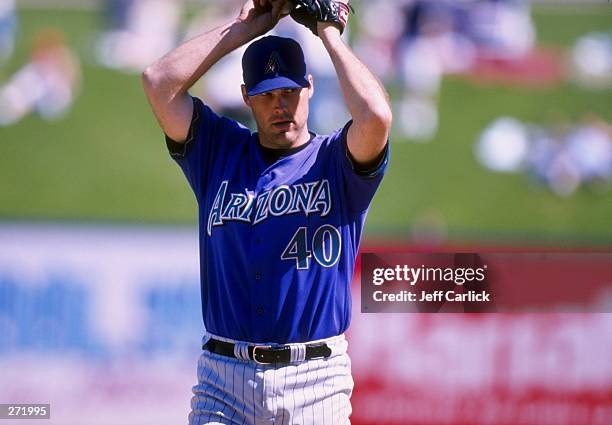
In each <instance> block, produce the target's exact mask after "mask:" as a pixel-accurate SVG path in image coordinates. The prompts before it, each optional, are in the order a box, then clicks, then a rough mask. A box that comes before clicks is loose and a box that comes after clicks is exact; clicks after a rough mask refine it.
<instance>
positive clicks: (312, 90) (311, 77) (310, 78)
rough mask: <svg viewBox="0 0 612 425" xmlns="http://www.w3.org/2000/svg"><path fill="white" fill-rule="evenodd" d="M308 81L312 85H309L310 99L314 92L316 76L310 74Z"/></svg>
mask: <svg viewBox="0 0 612 425" xmlns="http://www.w3.org/2000/svg"><path fill="white" fill-rule="evenodd" d="M308 83H310V86H308V99H310V98H311V97H312V95H313V94H314V77H313V76H312V74H308Z"/></svg>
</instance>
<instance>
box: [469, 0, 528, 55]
mask: <svg viewBox="0 0 612 425" xmlns="http://www.w3.org/2000/svg"><path fill="white" fill-rule="evenodd" d="M466 18H467V21H466V24H467V25H466V28H465V33H466V35H467V36H468V37H469V38H470V39H471V40H472V41H473V42H474V43H475V44H476V46H477V48H478V51H479V55H482V56H489V57H495V58H505V59H520V58H521V57H523V56H525V55H527V54H529V52H530V51H531V50H532V49H533V48H534V47H535V41H536V33H535V25H534V23H533V20H532V19H531V11H530V7H529V2H528V1H527V0H477V1H476V2H474V6H473V7H471V8H470V9H469V10H468V13H467V16H466Z"/></svg>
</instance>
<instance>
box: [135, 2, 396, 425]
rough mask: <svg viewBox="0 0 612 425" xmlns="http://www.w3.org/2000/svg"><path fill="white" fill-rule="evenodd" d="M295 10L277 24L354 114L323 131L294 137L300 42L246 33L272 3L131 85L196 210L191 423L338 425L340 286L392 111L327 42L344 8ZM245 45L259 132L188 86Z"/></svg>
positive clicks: (262, 29)
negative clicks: (289, 22) (294, 31)
mask: <svg viewBox="0 0 612 425" xmlns="http://www.w3.org/2000/svg"><path fill="white" fill-rule="evenodd" d="M293 3H294V4H295V5H296V7H295V9H293V10H292V11H291V16H292V17H293V18H294V19H295V20H296V21H298V22H300V23H303V24H304V25H306V26H308V27H309V28H310V29H311V30H312V31H313V32H314V33H315V34H316V35H318V37H319V38H320V39H321V42H322V43H323V45H324V46H325V48H326V50H327V52H328V53H329V55H330V57H331V59H332V61H333V63H334V66H335V69H336V73H337V75H338V78H339V81H340V85H341V87H342V91H343V95H344V98H345V101H346V104H347V107H348V109H349V112H350V114H351V117H352V120H351V121H349V122H348V123H346V124H345V125H344V126H342V125H343V124H344V123H339V127H340V128H339V129H338V130H337V131H334V132H332V133H331V134H328V135H318V134H315V133H313V132H311V131H309V129H308V126H307V118H308V113H309V111H308V105H309V99H310V98H311V96H312V95H313V93H314V87H315V85H314V80H313V77H312V76H311V75H309V74H308V72H307V68H306V63H305V59H304V56H303V53H302V49H301V47H300V45H299V44H298V43H297V42H295V41H294V40H292V39H287V38H281V37H276V36H267V37H263V38H258V37H260V36H262V35H264V34H265V33H266V32H267V31H269V30H270V29H272V28H273V27H274V26H275V25H276V23H277V22H278V21H279V19H281V18H282V17H284V16H285V14H286V13H287V12H288V11H289V9H290V7H291V6H293V4H289V7H288V4H287V2H286V1H285V0H255V1H248V2H247V3H246V4H245V5H244V6H243V7H242V9H241V11H240V13H239V15H238V17H237V18H236V19H235V20H233V21H231V22H228V23H227V24H225V25H222V26H219V27H218V28H215V29H213V30H211V31H209V32H207V33H205V34H202V35H200V36H197V37H195V38H194V39H192V40H190V41H187V42H186V43H184V44H182V45H181V46H179V47H177V48H176V49H175V50H173V51H171V52H170V53H168V54H167V55H166V56H164V57H163V58H161V59H160V60H159V61H157V62H156V63H154V64H153V65H151V66H150V67H148V68H147V70H146V71H145V72H144V74H143V83H144V87H145V92H146V94H147V97H148V99H149V102H150V104H151V106H152V109H153V111H154V113H155V116H156V117H157V120H158V122H159V124H160V126H161V128H162V129H163V131H164V132H165V134H166V141H167V146H168V149H169V151H170V154H171V156H172V158H173V159H174V160H175V161H176V162H177V163H178V165H179V166H180V167H181V169H182V170H183V172H184V174H185V176H186V178H187V180H188V182H189V184H190V186H191V188H192V189H193V191H194V193H195V196H196V198H197V201H198V206H199V230H200V261H201V291H202V311H203V318H204V324H205V327H206V333H205V335H204V338H203V351H202V354H201V357H200V359H199V363H198V384H197V385H196V386H195V387H194V388H193V392H194V397H193V398H192V402H191V409H192V410H191V413H190V414H189V423H190V424H192V425H195V424H211V423H214V424H263V423H273V424H345V423H349V415H350V413H351V405H350V400H349V399H350V396H351V392H352V388H353V380H352V378H351V371H350V360H349V357H348V356H347V353H346V350H347V342H346V340H345V338H344V331H346V329H347V328H348V326H349V322H350V317H351V298H350V283H351V279H352V275H353V268H354V263H355V257H356V255H357V251H358V247H359V240H360V237H361V232H362V228H363V225H364V221H365V217H366V214H367V211H368V207H369V205H370V202H371V200H372V197H373V196H374V192H375V191H376V189H377V187H378V185H379V184H380V181H381V179H382V176H383V173H384V171H385V169H386V167H387V163H388V155H389V151H388V134H389V128H390V125H391V110H390V107H389V104H388V101H387V96H386V93H385V91H384V89H383V87H382V86H381V84H380V83H379V81H378V80H377V79H376V78H375V77H374V76H373V75H372V73H371V72H370V71H369V70H368V69H367V68H366V67H365V66H364V65H363V64H362V62H360V61H359V59H357V57H355V55H354V54H353V53H352V51H351V50H350V48H349V47H348V46H347V45H346V44H345V43H344V42H343V41H342V39H341V37H340V35H341V32H342V30H343V29H344V25H345V24H346V18H347V17H348V14H349V7H348V4H347V3H345V2H337V3H336V2H333V1H331V0H316V1H315V0H295V1H294V2H293ZM256 38H257V40H256V41H254V42H252V43H251V44H250V45H249V46H248V48H247V50H246V51H245V53H244V55H243V57H242V66H243V77H244V84H243V85H242V95H243V98H244V102H245V103H246V105H247V106H248V107H249V108H250V110H251V112H252V114H253V117H254V119H255V122H256V124H257V131H256V132H251V131H250V130H249V129H247V128H245V127H243V126H242V125H241V124H239V123H237V122H235V121H232V120H230V119H228V118H225V117H221V116H218V115H217V114H215V112H213V111H212V110H211V109H210V108H209V107H208V106H206V105H205V104H204V103H203V102H202V101H201V100H200V99H197V98H192V97H191V96H190V95H189V93H188V91H187V90H188V89H189V88H190V87H191V86H192V85H193V84H194V83H195V82H196V81H197V80H198V79H199V78H200V77H202V75H204V74H205V73H206V71H208V69H210V68H211V67H212V66H213V65H214V64H215V63H216V62H217V61H218V60H219V59H220V58H222V57H223V56H224V55H226V54H228V53H230V52H231V51H233V50H235V49H237V48H238V47H239V46H242V45H243V44H247V43H249V42H251V41H252V40H254V39H256ZM227 89H228V90H231V89H232V88H231V87H228V88H227ZM236 89H237V88H236Z"/></svg>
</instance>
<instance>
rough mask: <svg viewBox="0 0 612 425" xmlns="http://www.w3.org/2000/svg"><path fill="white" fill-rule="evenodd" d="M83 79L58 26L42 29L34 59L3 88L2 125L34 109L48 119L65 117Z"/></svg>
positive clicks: (14, 120) (33, 52)
mask: <svg viewBox="0 0 612 425" xmlns="http://www.w3.org/2000/svg"><path fill="white" fill-rule="evenodd" d="M80 81H81V71H80V64H79V61H78V59H77V57H76V56H75V54H74V53H73V52H72V51H71V50H70V49H69V48H68V46H67V45H66V43H65V41H64V36H63V33H61V32H60V31H58V30H56V29H46V30H42V31H40V32H39V33H38V34H37V36H36V37H35V39H34V43H33V47H32V53H31V59H30V61H29V62H28V63H27V64H25V65H24V66H23V67H22V68H21V69H20V70H19V71H17V72H16V73H15V74H14V75H13V76H12V77H11V78H10V79H9V81H8V82H7V83H6V84H5V85H4V86H3V87H1V88H0V125H1V126H8V125H11V124H13V123H15V122H17V121H19V120H20V119H22V118H23V117H24V116H26V115H27V114H29V113H31V112H37V113H38V114H39V115H40V116H41V117H42V118H43V119H45V120H57V119H59V118H61V117H62V116H63V115H64V114H65V113H66V112H67V111H68V110H69V109H70V107H71V106H72V103H73V102H74V99H75V98H76V96H77V93H78V91H79V87H80Z"/></svg>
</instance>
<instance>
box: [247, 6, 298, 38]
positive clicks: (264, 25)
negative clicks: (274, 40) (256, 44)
mask: <svg viewBox="0 0 612 425" xmlns="http://www.w3.org/2000/svg"><path fill="white" fill-rule="evenodd" d="M287 1H288V0H249V1H247V2H246V3H245V4H244V6H242V9H241V10H240V14H239V15H238V20H239V21H240V22H242V23H243V24H246V25H247V27H248V28H249V31H250V32H251V34H252V35H253V37H257V36H259V35H262V34H265V33H267V32H268V31H270V30H271V29H272V28H274V27H275V26H276V24H277V23H278V21H279V20H280V19H281V18H282V17H284V16H285V15H284V14H283V9H284V7H285V4H286V3H287Z"/></svg>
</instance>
